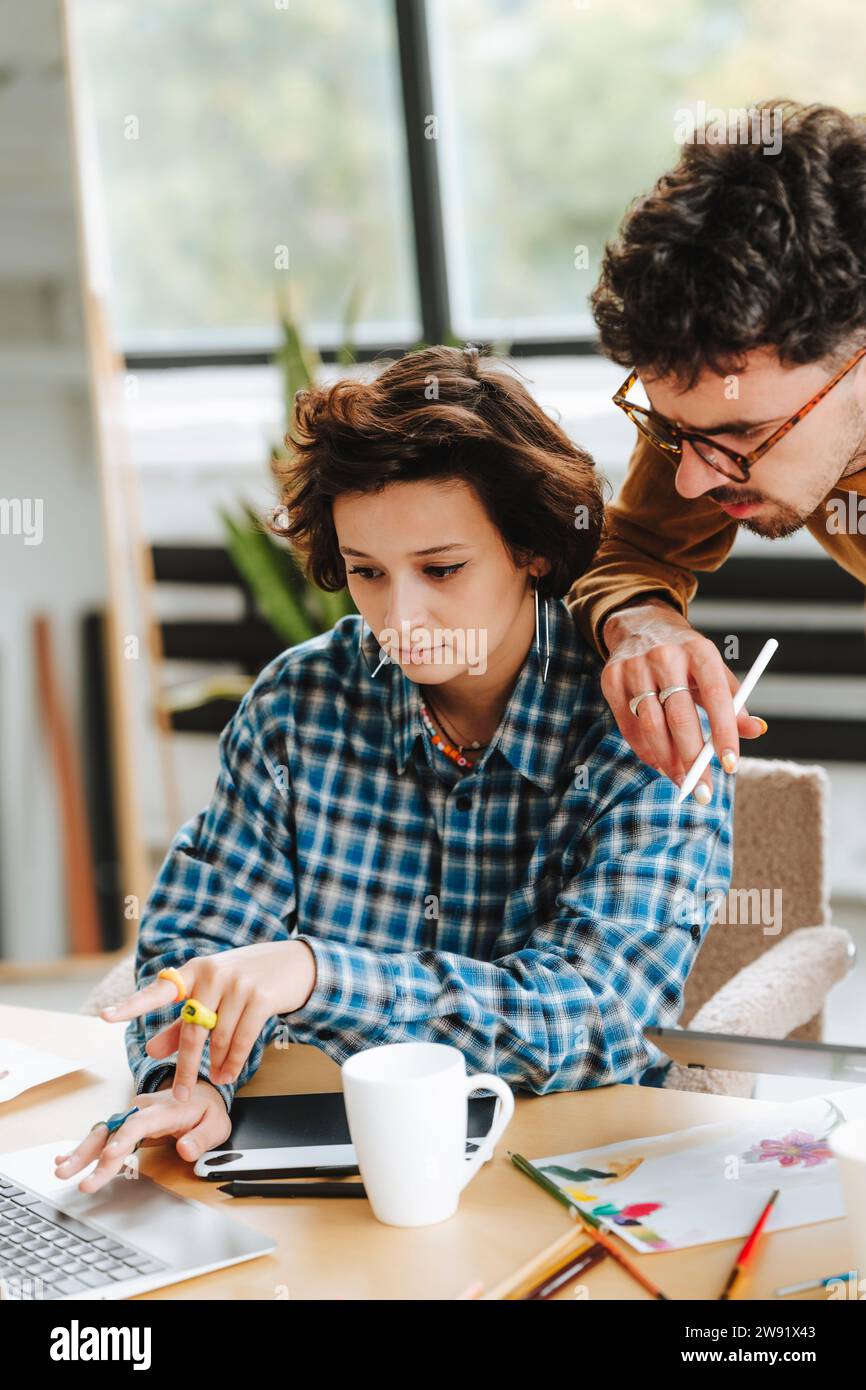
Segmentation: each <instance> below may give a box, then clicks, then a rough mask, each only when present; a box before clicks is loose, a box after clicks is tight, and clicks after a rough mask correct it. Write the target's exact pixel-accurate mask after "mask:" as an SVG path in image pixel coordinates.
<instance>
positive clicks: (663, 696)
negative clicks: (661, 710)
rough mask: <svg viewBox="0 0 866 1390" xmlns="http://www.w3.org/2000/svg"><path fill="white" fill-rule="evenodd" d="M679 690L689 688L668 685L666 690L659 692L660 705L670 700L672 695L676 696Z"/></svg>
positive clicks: (687, 688)
mask: <svg viewBox="0 0 866 1390" xmlns="http://www.w3.org/2000/svg"><path fill="white" fill-rule="evenodd" d="M678 690H689V686H687V685H666V686H665V688H664V690H660V691H659V703H660V704H662V705H663V704H664V702H665V700H669V699H670V698H671V696H672V695H675V694H676V693H677V691H678Z"/></svg>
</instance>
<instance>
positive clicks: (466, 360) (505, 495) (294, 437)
mask: <svg viewBox="0 0 866 1390" xmlns="http://www.w3.org/2000/svg"><path fill="white" fill-rule="evenodd" d="M286 445H287V447H288V451H289V456H288V458H287V459H283V460H277V461H275V465H274V469H275V474H276V477H277V479H278V482H279V484H280V504H279V506H278V507H277V508H276V509H275V512H274V515H273V517H272V519H271V520H270V522H269V523H268V525H269V529H270V530H271V531H272V532H274V533H275V534H276V535H280V536H283V537H286V538H287V539H288V540H289V541H290V542H291V545H292V548H293V550H294V552H295V554H296V555H297V556H298V558H299V560H300V561H301V562H302V564H303V567H304V571H305V573H306V575H307V577H308V578H309V579H311V580H312V581H313V582H314V583H315V584H317V585H318V586H319V588H321V589H325V590H331V591H334V590H338V589H342V588H344V587H345V585H346V567H345V562H344V559H343V556H342V555H341V554H340V551H339V545H338V540H337V533H336V530H335V527H334V522H333V517H332V505H331V504H332V503H333V501H334V498H336V497H338V496H340V495H341V494H343V493H353V492H356V493H366V492H378V491H381V490H382V489H383V488H385V487H387V486H388V484H390V483H408V482H417V481H419V480H421V479H431V478H433V479H440V480H442V481H445V480H449V481H450V480H453V479H459V480H462V481H464V482H466V483H467V484H468V485H470V486H471V487H472V488H474V490H475V492H476V494H477V496H478V498H479V500H480V501H481V503H482V505H483V506H484V508H485V510H486V512H487V515H488V516H489V517H490V520H491V521H492V523H493V524H494V525H495V526H496V527H497V529H498V530H499V532H500V534H501V536H502V538H503V541H504V543H505V545H506V546H507V548H508V549H509V551H510V553H511V555H512V558H513V560H514V562H515V564H522V563H526V561H527V560H528V559H529V557H530V556H531V555H541V556H543V557H544V558H545V559H546V560H548V561H549V566H550V567H549V570H548V572H547V573H546V574H545V575H543V576H542V577H540V578H539V582H538V592H539V594H541V595H542V596H544V595H551V596H554V597H560V596H562V595H563V594H565V593H566V592H567V591H568V590H569V588H570V587H571V585H572V584H573V583H574V581H575V580H576V579H577V578H578V577H579V576H580V575H581V574H583V572H584V570H586V569H587V568H588V567H589V565H590V563H591V561H592V559H593V556H594V555H595V552H596V549H597V548H598V544H599V541H600V539H601V533H602V527H603V519H604V499H603V496H602V489H601V482H600V479H599V476H598V475H597V474H596V471H595V464H594V462H593V460H592V458H591V457H590V456H589V454H587V453H585V452H584V451H583V450H582V449H580V448H578V447H577V445H575V444H573V443H572V441H571V440H570V439H569V438H568V436H567V434H566V433H565V431H564V430H563V429H562V428H561V427H560V426H559V425H558V424H556V423H555V422H554V421H553V420H552V419H551V418H550V417H549V416H548V415H547V414H546V413H545V412H544V411H543V410H542V408H541V406H539V405H538V403H537V402H536V401H535V400H534V399H533V397H532V396H531V395H530V393H529V391H528V390H527V389H526V387H525V386H524V385H523V383H522V381H520V380H518V378H517V375H515V374H513V373H512V372H511V371H510V370H508V369H507V368H506V365H505V364H504V363H501V362H498V361H497V359H496V358H492V357H489V356H486V355H483V354H482V353H481V352H479V350H478V349H477V348H466V349H463V350H461V349H460V348H456V347H443V346H438V347H426V348H420V349H417V350H415V351H412V352H408V353H406V355H405V356H404V357H401V358H400V359H399V360H398V361H395V362H392V363H390V364H389V365H388V366H387V367H386V368H385V370H384V371H382V372H381V373H380V374H379V375H378V376H376V377H375V379H374V380H372V381H369V382H362V381H356V380H354V379H347V378H344V379H341V380H339V381H336V382H334V383H333V384H331V385H329V386H319V387H314V388H311V389H309V390H304V391H299V392H298V393H297V396H296V398H295V410H294V418H293V421H292V427H291V429H290V431H289V433H288V434H287V435H286Z"/></svg>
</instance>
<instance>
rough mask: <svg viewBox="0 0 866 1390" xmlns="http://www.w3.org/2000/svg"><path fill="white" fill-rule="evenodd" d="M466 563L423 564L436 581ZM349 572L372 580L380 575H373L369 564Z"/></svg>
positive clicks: (427, 572)
mask: <svg viewBox="0 0 866 1390" xmlns="http://www.w3.org/2000/svg"><path fill="white" fill-rule="evenodd" d="M467 563H468V561H466V560H463V561H461V563H460V564H459V565H425V566H424V573H425V574H429V575H430V578H431V579H433V580H435V581H437V582H438V581H441V580H443V579H450V578H451V576H452V574H456V573H457V571H458V570H462V569H463V566H464V565H466V564H467ZM349 573H350V574H357V576H358V578H359V579H370V580H372V579H373V578H374V577H376V578H380V577H381V571H377V573H376V575H375V576H374V573H373V570H372V569H371V568H370V567H369V566H366V567H362V568H357V569H353V570H349Z"/></svg>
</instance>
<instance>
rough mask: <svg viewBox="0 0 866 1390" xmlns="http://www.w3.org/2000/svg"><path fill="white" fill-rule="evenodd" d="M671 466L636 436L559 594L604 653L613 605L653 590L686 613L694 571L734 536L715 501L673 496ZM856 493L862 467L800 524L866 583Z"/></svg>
mask: <svg viewBox="0 0 866 1390" xmlns="http://www.w3.org/2000/svg"><path fill="white" fill-rule="evenodd" d="M675 472H676V470H675V469H674V468H673V467H672V465H671V464H670V463H669V462H668V460H667V459H666V458H665V457H664V455H662V454H660V453H659V451H658V450H657V449H654V448H653V446H652V445H651V444H650V443H649V441H648V440H647V439H646V438H645V437H644V436H643V435H640V434H639V435H638V441H637V444H636V445H635V448H634V450H633V452H632V455H631V458H630V460H629V468H628V475H627V477H626V479H625V482H624V483H623V485H622V490H621V492H620V494H619V497H618V499H617V501H616V502H614V503H611V504H610V505H609V506H608V507H607V511H606V516H607V532H606V536H605V539H604V540H603V541H602V544H601V546H600V547H599V550H598V553H597V554H596V557H595V560H594V561H593V564H592V568H591V569H590V570H588V571H587V573H586V574H584V575H582V576H581V578H580V579H578V580H577V581H576V582H575V583H574V584H573V585H572V587H571V589H570V590H569V592H568V593H567V594H566V596H565V602H566V604H567V606H568V608H569V609H570V610H571V613H572V616H573V617H574V618H575V619H576V621H577V623H578V626H579V628H580V630H581V632H582V633H583V636H584V637H585V638H586V640H587V641H588V642H591V643H592V644H593V646H594V647H595V648H596V650H597V651H598V652H599V653H600V654H601V656H602V657H604V658H605V659H606V658H607V655H608V653H607V651H606V649H605V647H604V644H603V642H602V640H601V635H600V631H599V630H600V628H601V626H602V624H603V623H604V621H605V619H606V618H607V617H608V616H609V614H610V613H612V612H613V611H614V609H616V608H621V607H622V605H623V604H624V603H627V602H628V600H629V599H633V598H636V597H638V596H639V595H640V594H650V593H654V594H659V595H661V596H662V597H664V598H666V599H668V600H669V601H670V602H671V603H673V604H674V606H675V607H676V608H677V609H678V610H679V611H680V613H682V615H683V617H685V618H687V617H688V606H689V604H690V602H691V600H692V599H693V598H694V596H695V591H696V590H697V587H698V579H697V572H699V571H701V570H716V569H718V568H719V566H720V565H721V564H722V563H723V561H724V560H725V557H726V556H727V554H728V552H729V550H730V549H731V546H732V545H733V543H734V540H735V538H736V535H737V529H738V528H737V523H736V522H735V521H733V520H732V519H731V518H730V517H728V516H726V515H725V513H724V512H723V511H721V510H720V508H719V507H718V506H717V505H716V504H715V503H714V502H709V501H707V500H706V498H703V497H698V498H694V499H692V500H689V499H687V498H684V497H680V495H679V493H678V492H677V490H676V488H675V487H674V475H675ZM850 494H854V495H853V496H851V495H850ZM861 498H866V468H862V469H860V470H859V471H858V472H856V473H851V474H850V475H849V476H848V477H847V478H841V479H840V480H839V482H838V483H837V485H836V486H835V487H833V488H831V489H830V491H829V492H828V493H827V496H826V497H825V498H824V500H823V501H822V502H821V503H820V505H819V506H818V507H817V508H816V509H815V511H814V512H813V513H812V515H811V516H810V517H809V518H808V520H807V521H806V526H807V527H808V529H809V530H810V531H811V532H812V535H813V536H814V537H815V539H816V540H817V541H818V542H819V544H820V545H822V546H823V547H824V549H825V550H826V551H827V553H828V554H829V555H831V556H832V557H833V559H834V560H835V561H836V563H837V564H838V565H841V566H842V568H843V569H846V570H848V572H849V573H850V574H853V575H854V577H855V579H859V580H860V581H861V583H864V584H866V501H863V502H861V501H860V499H861ZM831 499H838V500H837V501H835V502H831ZM828 504H830V505H828ZM858 504H859V510H858ZM852 519H853V521H852ZM858 527H859V529H858Z"/></svg>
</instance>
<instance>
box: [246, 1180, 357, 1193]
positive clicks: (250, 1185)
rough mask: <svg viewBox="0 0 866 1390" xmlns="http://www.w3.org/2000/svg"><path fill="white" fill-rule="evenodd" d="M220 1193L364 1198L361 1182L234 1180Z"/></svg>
mask: <svg viewBox="0 0 866 1390" xmlns="http://www.w3.org/2000/svg"><path fill="white" fill-rule="evenodd" d="M219 1190H220V1192H227V1193H228V1195H229V1196H230V1197H366V1195H367V1193H366V1190H365V1188H364V1184H363V1183H362V1182H244V1181H243V1180H242V1179H240V1178H234V1179H233V1180H232V1181H231V1182H227V1183H223V1184H222V1186H221V1187H220V1189H219Z"/></svg>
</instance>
